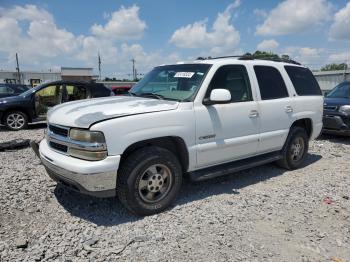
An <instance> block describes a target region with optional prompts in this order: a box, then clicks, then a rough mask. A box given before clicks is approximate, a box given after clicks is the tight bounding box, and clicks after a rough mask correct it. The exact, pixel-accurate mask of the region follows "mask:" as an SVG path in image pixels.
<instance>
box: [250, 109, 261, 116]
mask: <svg viewBox="0 0 350 262" xmlns="http://www.w3.org/2000/svg"><path fill="white" fill-rule="evenodd" d="M258 116H259V112H258V111H257V110H252V111H250V113H249V117H250V118H256V117H258Z"/></svg>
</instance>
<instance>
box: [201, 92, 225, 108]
mask: <svg viewBox="0 0 350 262" xmlns="http://www.w3.org/2000/svg"><path fill="white" fill-rule="evenodd" d="M230 102H231V93H230V91H228V90H227V89H214V90H212V91H211V93H210V98H209V99H208V98H207V99H204V101H203V104H204V105H214V104H227V103H230Z"/></svg>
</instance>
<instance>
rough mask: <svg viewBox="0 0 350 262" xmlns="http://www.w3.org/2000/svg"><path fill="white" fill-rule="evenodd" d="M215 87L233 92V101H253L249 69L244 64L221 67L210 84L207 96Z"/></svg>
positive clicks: (207, 96)
mask: <svg viewBox="0 0 350 262" xmlns="http://www.w3.org/2000/svg"><path fill="white" fill-rule="evenodd" d="M213 89H227V90H228V91H230V93H231V102H245V101H252V100H253V99H252V93H251V87H250V82H249V77H248V73H247V70H246V68H245V67H244V66H242V65H228V66H223V67H220V68H219V69H218V70H217V71H216V73H215V75H214V77H213V79H212V80H211V83H210V85H209V88H208V91H207V94H206V98H209V96H210V92H211V91H212V90H213Z"/></svg>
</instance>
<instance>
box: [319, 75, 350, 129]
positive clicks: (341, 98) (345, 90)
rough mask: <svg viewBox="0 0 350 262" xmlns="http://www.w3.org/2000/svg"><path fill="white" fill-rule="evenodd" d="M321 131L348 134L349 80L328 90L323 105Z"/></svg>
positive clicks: (349, 121)
mask: <svg viewBox="0 0 350 262" xmlns="http://www.w3.org/2000/svg"><path fill="white" fill-rule="evenodd" d="M323 114H324V116H323V133H328V134H342V135H350V82H343V83H341V84H339V85H337V86H336V87H335V88H334V89H333V90H332V91H330V92H329V93H328V94H327V95H326V97H325V101H324V106H323Z"/></svg>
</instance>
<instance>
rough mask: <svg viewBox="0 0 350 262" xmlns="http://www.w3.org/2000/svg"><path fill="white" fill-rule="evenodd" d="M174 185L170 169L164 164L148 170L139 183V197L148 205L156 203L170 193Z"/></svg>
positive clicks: (153, 166)
mask: <svg viewBox="0 0 350 262" xmlns="http://www.w3.org/2000/svg"><path fill="white" fill-rule="evenodd" d="M172 183H173V178H172V173H171V171H170V169H169V168H168V167H167V166H165V165H162V164H156V165H152V166H150V167H149V168H147V169H146V171H145V172H144V173H143V174H142V176H141V179H140V181H139V185H138V189H139V195H140V197H141V199H142V200H143V201H145V202H146V203H156V202H158V201H160V200H162V199H163V198H164V197H166V196H167V194H168V193H169V191H170V189H171V187H172Z"/></svg>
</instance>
